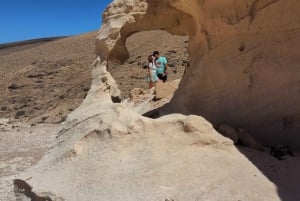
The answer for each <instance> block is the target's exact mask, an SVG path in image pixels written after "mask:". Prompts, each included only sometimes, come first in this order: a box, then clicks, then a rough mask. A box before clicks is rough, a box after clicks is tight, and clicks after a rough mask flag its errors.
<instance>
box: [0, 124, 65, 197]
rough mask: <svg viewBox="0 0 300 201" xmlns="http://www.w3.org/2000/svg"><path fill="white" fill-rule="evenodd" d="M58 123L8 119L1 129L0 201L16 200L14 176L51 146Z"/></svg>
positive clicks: (35, 161) (57, 129)
mask: <svg viewBox="0 0 300 201" xmlns="http://www.w3.org/2000/svg"><path fill="white" fill-rule="evenodd" d="M60 128H61V125H60V124H37V125H36V126H33V127H32V126H30V125H28V124H26V123H17V122H16V123H9V124H6V125H5V126H3V125H2V127H1V129H0V201H13V200H15V195H14V189H13V179H14V178H15V177H16V176H17V175H18V174H19V173H20V172H22V171H24V170H26V169H27V168H29V167H31V166H33V165H34V164H36V163H37V162H38V160H39V159H40V158H41V157H42V156H43V155H44V154H45V152H46V151H47V150H48V149H49V148H50V147H51V146H53V142H54V139H55V137H56V134H57V132H58V131H59V129H60Z"/></svg>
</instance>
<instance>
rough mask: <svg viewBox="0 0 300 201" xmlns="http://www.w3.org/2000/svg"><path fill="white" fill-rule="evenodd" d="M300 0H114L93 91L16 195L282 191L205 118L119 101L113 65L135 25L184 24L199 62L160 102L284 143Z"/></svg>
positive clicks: (268, 195) (100, 40)
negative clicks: (143, 110) (152, 111)
mask: <svg viewBox="0 0 300 201" xmlns="http://www.w3.org/2000/svg"><path fill="white" fill-rule="evenodd" d="M299 6H300V3H298V1H296V0H290V1H288V2H287V1H264V0H261V1H254V0H253V1H251V0H247V1H246V0H239V1H238V0H230V1H221V0H212V1H204V0H203V1H199V0H197V1H196V0H195V1H192V0H189V1H185V0H169V1H167V0H165V1H162V0H160V1H158V0H153V1H150V0H135V1H134V0H115V1H114V3H112V4H111V5H110V6H109V8H108V9H107V10H106V11H105V13H104V15H103V16H104V18H103V20H104V24H103V26H102V28H101V30H100V32H99V35H98V37H97V53H98V55H99V56H100V57H99V58H98V59H97V60H96V61H95V63H94V69H93V72H92V86H91V89H90V91H89V93H88V95H87V97H86V99H85V100H84V101H83V103H82V104H81V106H80V107H79V108H77V109H76V110H75V111H73V112H72V113H71V114H70V115H69V116H68V118H67V120H66V122H65V124H64V129H63V130H61V131H60V132H59V133H58V136H57V145H56V146H54V147H53V148H52V149H51V150H50V151H49V152H48V153H47V154H46V155H45V156H44V157H43V158H42V160H41V161H40V162H39V163H38V164H37V165H36V166H35V167H34V168H31V169H30V170H28V171H27V172H25V173H24V174H23V175H21V176H20V177H19V178H18V179H16V180H15V181H14V183H15V190H16V195H17V200H28V199H29V198H30V199H33V200H52V201H53V200H55V201H58V200H59V201H61V200H72V201H74V200H114V201H117V200H128V201H134V200H145V201H148V200H149V201H150V200H174V201H180V200H224V201H227V200H228V201H229V200H280V197H279V196H280V195H279V194H277V189H276V186H275V185H274V184H273V183H271V182H270V180H268V179H267V178H266V177H265V175H263V174H262V172H261V171H259V170H258V169H257V168H256V167H255V166H254V165H253V164H252V163H251V162H250V161H249V160H248V159H247V158H246V157H245V156H244V155H242V154H241V153H240V152H239V151H238V150H237V149H236V148H235V147H234V146H233V142H232V141H231V140H229V139H228V138H225V137H223V136H221V135H219V134H218V133H217V132H216V131H215V130H214V128H213V127H212V125H211V124H210V123H209V122H207V121H206V120H205V119H204V118H202V117H199V116H193V115H190V116H185V115H182V114H172V115H166V116H164V117H161V118H158V119H155V120H153V119H149V118H146V117H143V116H141V115H140V114H138V113H136V112H134V111H133V110H132V109H131V108H129V107H128V106H126V104H124V103H113V101H114V100H119V98H118V97H119V90H118V88H117V86H116V83H115V81H114V80H113V78H112V77H111V75H110V73H109V72H107V70H106V66H107V62H108V60H114V61H120V62H123V61H124V60H126V58H127V57H128V53H127V51H126V47H125V41H126V37H128V36H130V35H131V34H133V33H135V32H138V31H142V30H150V29H165V30H167V31H169V32H170V33H173V34H187V35H188V36H189V38H190V41H189V43H190V44H189V45H190V46H189V51H190V56H191V66H192V67H191V68H188V69H187V71H186V74H185V76H184V78H183V81H182V82H181V84H180V86H179V90H178V91H177V92H176V94H175V97H174V98H173V100H172V102H171V103H170V104H169V105H168V106H166V107H165V108H164V109H163V112H164V113H168V112H171V111H178V112H182V113H197V114H202V115H204V116H205V117H206V118H208V119H209V120H212V121H213V122H224V123H229V124H234V125H235V127H237V126H238V127H241V128H245V129H247V130H250V131H252V132H253V133H254V134H257V135H258V134H260V133H263V134H264V135H262V136H260V137H261V139H264V140H265V141H266V142H271V138H270V136H268V134H270V133H268V132H271V131H274V133H272V135H271V136H272V139H273V142H275V141H276V140H277V139H280V138H276V137H275V134H276V133H279V132H275V131H276V130H275V129H276V128H277V127H276V125H277V126H279V127H280V128H281V129H282V130H286V131H290V133H293V132H295V131H296V130H297V125H299V124H297V121H296V119H295V118H296V117H297V114H299V108H298V107H296V105H295V102H294V101H297V100H299V98H298V96H297V95H298V91H297V84H296V82H298V80H297V78H299V71H298V69H297V68H296V65H297V61H298V58H297V57H296V53H297V52H296V47H298V46H299V44H298V46H297V41H299V40H297V38H299V37H298V36H297V31H298V29H296V25H297V20H299V18H297V16H299V15H298V14H297V12H296V11H297V9H298V8H299ZM277 13H280V14H282V15H281V16H280V15H278V14H277ZM291 15H294V16H293V17H292V16H291ZM287 30H289V31H287ZM289 37H290V39H289ZM286 62H287V63H286ZM281 78H282V79H281ZM275 92H276V93H275ZM297 98H298V99H297ZM282 115H283V116H284V118H285V120H284V123H283V125H282V124H277V123H278V122H277V121H280V122H281V123H282V119H281V116H282ZM236 125H237V126H236ZM255 131H259V133H256V132H255ZM290 133H289V132H286V133H285V136H288V135H289V134H290ZM295 138H296V137H295ZM274 139H275V140H274ZM287 139H289V138H288V137H282V140H283V142H288V140H287ZM280 140H281V139H280ZM284 140H285V141H284ZM294 141H295V142H296V140H294ZM296 144H297V143H296ZM245 181H246V182H245Z"/></svg>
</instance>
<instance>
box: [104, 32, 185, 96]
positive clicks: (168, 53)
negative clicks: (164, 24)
mask: <svg viewBox="0 0 300 201" xmlns="http://www.w3.org/2000/svg"><path fill="white" fill-rule="evenodd" d="M126 48H127V50H128V52H129V58H128V59H127V60H126V62H125V63H124V64H116V63H114V62H113V61H108V70H109V72H110V73H111V74H112V76H113V77H114V79H115V80H116V82H117V84H118V86H119V88H120V90H121V93H122V99H126V98H128V97H129V96H130V93H131V90H133V89H137V88H140V89H143V90H147V89H148V83H147V82H146V79H145V77H146V75H147V66H148V61H147V57H148V56H149V55H150V54H152V52H153V51H155V50H158V51H159V52H160V54H161V55H162V56H165V57H166V58H167V59H168V62H169V65H170V69H169V70H168V82H172V81H175V80H176V81H177V82H178V81H179V80H180V79H181V78H182V76H183V73H184V71H185V68H186V67H187V66H188V65H189V55H188V51H187V48H188V37H187V36H175V35H171V34H169V33H168V32H166V31H163V30H154V31H144V32H138V33H135V34H132V35H131V36H130V37H128V38H127V39H126ZM145 98H146V97H145Z"/></svg>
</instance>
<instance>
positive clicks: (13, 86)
mask: <svg viewBox="0 0 300 201" xmlns="http://www.w3.org/2000/svg"><path fill="white" fill-rule="evenodd" d="M19 88H20V87H19V86H18V85H16V84H11V85H9V86H8V89H10V90H15V89H19Z"/></svg>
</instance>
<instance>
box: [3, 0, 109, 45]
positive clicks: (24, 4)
mask: <svg viewBox="0 0 300 201" xmlns="http://www.w3.org/2000/svg"><path fill="white" fill-rule="evenodd" d="M111 1H112V0H0V44H1V43H7V42H14V41H20V40H27V39H33V38H42V37H52V36H68V35H76V34H80V33H85V32H89V31H93V30H97V29H99V28H100V25H101V15H102V12H103V10H104V9H105V8H106V6H107V5H108V4H109V3H110V2H111Z"/></svg>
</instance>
